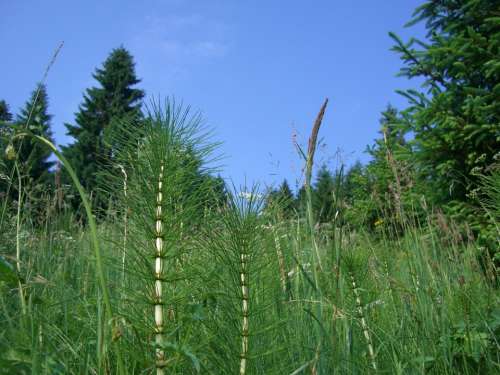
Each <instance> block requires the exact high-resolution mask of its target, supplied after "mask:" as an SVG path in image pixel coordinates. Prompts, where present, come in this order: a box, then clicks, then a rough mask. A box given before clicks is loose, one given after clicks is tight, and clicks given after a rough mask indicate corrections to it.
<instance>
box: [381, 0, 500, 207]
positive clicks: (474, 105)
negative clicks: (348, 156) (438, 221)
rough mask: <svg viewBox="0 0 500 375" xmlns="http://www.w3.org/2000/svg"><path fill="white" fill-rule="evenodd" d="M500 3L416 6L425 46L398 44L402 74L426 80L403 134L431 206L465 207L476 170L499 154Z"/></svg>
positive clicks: (449, 0) (471, 0)
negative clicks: (408, 135)
mask: <svg viewBox="0 0 500 375" xmlns="http://www.w3.org/2000/svg"><path fill="white" fill-rule="evenodd" d="M498 9H499V8H498V1H492V0H468V1H456V0H438V1H428V2H426V3H425V4H423V5H422V6H420V7H419V8H418V9H417V11H416V13H415V18H414V20H413V21H411V22H410V24H413V23H416V22H419V21H425V24H426V27H427V31H428V35H427V38H428V41H426V42H425V43H424V42H421V41H418V40H415V39H413V38H412V39H410V41H409V42H408V43H404V42H402V41H401V40H400V39H399V38H398V37H397V36H395V35H394V34H391V36H392V37H393V39H394V40H395V42H396V45H395V46H394V48H393V49H394V51H396V52H397V53H399V55H400V56H401V59H402V61H403V63H404V67H403V68H402V70H401V75H404V76H406V77H408V78H419V79H422V80H423V81H424V87H426V88H427V91H426V92H419V91H416V90H407V91H404V92H401V94H403V95H404V96H406V97H407V98H408V100H409V103H410V106H409V108H408V109H407V111H406V112H407V114H409V115H410V116H411V121H410V122H408V123H407V131H411V132H412V134H413V136H414V139H412V140H411V142H410V145H411V148H412V149H413V150H414V157H415V160H416V161H417V162H418V171H419V175H420V177H421V179H422V180H423V181H424V182H425V184H427V185H429V186H431V187H432V189H431V190H432V192H433V195H432V198H433V201H434V202H435V203H440V204H442V203H447V202H450V201H456V202H465V201H467V200H468V196H469V195H470V194H471V193H472V192H474V190H475V189H476V188H477V186H478V178H477V176H476V175H475V174H474V171H476V172H477V171H481V170H484V169H485V168H487V167H488V166H489V165H491V164H492V163H493V158H494V155H495V154H496V153H497V152H498V151H499V150H500V101H499V100H498V98H499V97H500V96H499V95H500V83H499V82H500V70H499V66H500V54H499V46H500V28H499V27H498V23H499V18H498V17H499V14H498Z"/></svg>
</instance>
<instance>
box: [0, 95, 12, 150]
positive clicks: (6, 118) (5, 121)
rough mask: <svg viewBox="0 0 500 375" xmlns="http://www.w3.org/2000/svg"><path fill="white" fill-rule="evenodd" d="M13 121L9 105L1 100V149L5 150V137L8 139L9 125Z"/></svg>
mask: <svg viewBox="0 0 500 375" xmlns="http://www.w3.org/2000/svg"><path fill="white" fill-rule="evenodd" d="M11 121H12V113H10V108H9V105H8V104H7V102H6V101H5V100H0V146H1V149H2V150H3V149H4V144H6V140H5V139H3V137H6V136H7V134H8V133H9V131H10V130H9V123H10V122H11Z"/></svg>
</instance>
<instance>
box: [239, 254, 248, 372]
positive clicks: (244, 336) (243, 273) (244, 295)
mask: <svg viewBox="0 0 500 375" xmlns="http://www.w3.org/2000/svg"><path fill="white" fill-rule="evenodd" d="M240 260H241V270H240V277H241V278H240V285H241V303H242V306H241V310H242V311H241V313H242V317H243V323H242V327H241V354H240V375H245V374H246V368H247V356H248V277H247V273H248V270H247V255H246V254H241V256H240Z"/></svg>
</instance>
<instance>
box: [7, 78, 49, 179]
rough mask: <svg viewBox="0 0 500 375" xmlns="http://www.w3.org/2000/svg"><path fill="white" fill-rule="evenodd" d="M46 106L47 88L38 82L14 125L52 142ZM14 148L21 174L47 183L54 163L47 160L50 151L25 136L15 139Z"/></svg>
mask: <svg viewBox="0 0 500 375" xmlns="http://www.w3.org/2000/svg"><path fill="white" fill-rule="evenodd" d="M48 106H49V101H48V96H47V89H46V88H45V85H42V84H40V85H39V86H38V87H37V89H36V90H34V91H33V92H32V94H31V98H30V100H29V101H28V102H26V105H25V107H24V108H23V109H21V113H20V114H19V115H18V116H17V117H16V121H15V122H16V125H17V126H18V127H19V128H21V129H24V128H25V129H28V130H29V131H30V132H32V133H33V134H35V135H40V136H43V137H44V138H46V139H48V140H50V141H51V142H53V137H52V131H51V129H50V126H51V119H52V115H50V114H49V113H48ZM14 148H15V150H16V152H17V155H18V159H17V161H18V163H19V166H20V169H21V172H22V174H24V175H28V176H29V179H30V180H31V182H34V183H38V182H39V183H43V184H47V183H49V178H50V168H51V167H52V166H53V165H54V162H52V161H49V157H50V155H51V154H52V152H51V151H50V150H49V149H48V148H47V147H45V146H44V145H42V144H40V142H37V141H36V140H34V139H31V138H26V137H25V138H22V139H21V140H19V141H16V142H15V143H14Z"/></svg>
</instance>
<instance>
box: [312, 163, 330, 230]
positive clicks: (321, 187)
mask: <svg viewBox="0 0 500 375" xmlns="http://www.w3.org/2000/svg"><path fill="white" fill-rule="evenodd" d="M335 186H336V183H335V178H334V176H333V175H332V173H331V172H330V170H329V169H328V168H327V166H326V165H323V166H322V167H321V168H320V170H319V171H318V176H317V178H316V183H315V184H314V191H313V209H314V211H315V213H316V218H317V220H318V222H320V223H327V222H329V221H331V220H332V219H333V217H334V215H335V212H334V207H335V200H334V195H333V194H334V193H335Z"/></svg>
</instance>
